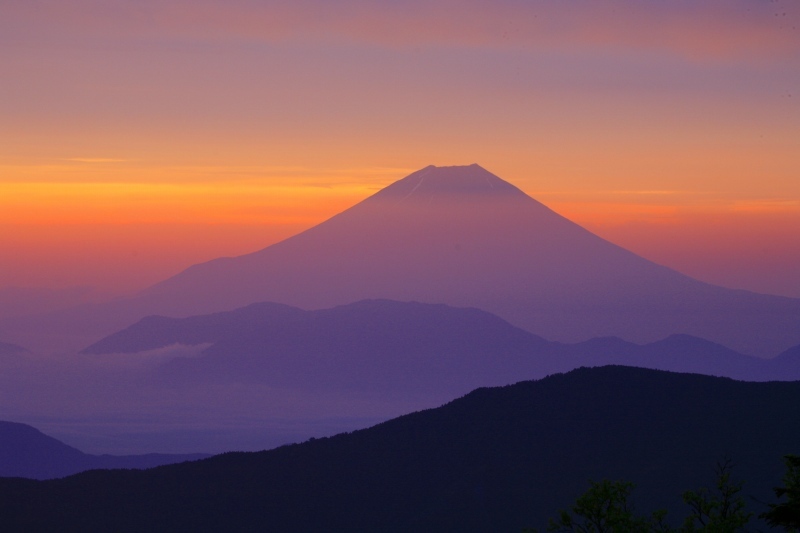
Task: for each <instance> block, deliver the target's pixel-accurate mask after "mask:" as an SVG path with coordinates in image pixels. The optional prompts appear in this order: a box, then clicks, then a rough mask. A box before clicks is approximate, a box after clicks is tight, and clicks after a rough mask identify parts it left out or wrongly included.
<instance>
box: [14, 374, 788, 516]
mask: <svg viewBox="0 0 800 533" xmlns="http://www.w3.org/2000/svg"><path fill="white" fill-rule="evenodd" d="M797 420H800V383H797V382H793V383H774V382H773V383H746V382H736V381H732V380H729V379H724V378H713V377H707V376H699V375H689V374H673V373H667V372H660V371H653V370H642V369H634V368H626V367H603V368H595V369H579V370H575V371H573V372H570V373H568V374H559V375H554V376H551V377H548V378H545V379H542V380H540V381H533V382H522V383H518V384H516V385H511V386H507V387H502V388H491V389H486V388H483V389H478V390H475V391H474V392H472V393H470V394H468V395H466V396H465V397H463V398H460V399H458V400H455V401H453V402H451V403H449V404H447V405H444V406H442V407H440V408H437V409H431V410H427V411H422V412H418V413H413V414H410V415H407V416H403V417H400V418H397V419H394V420H391V421H388V422H386V423H383V424H380V425H378V426H375V427H372V428H369V429H366V430H362V431H357V432H353V433H350V434H341V435H338V436H335V437H331V438H325V439H317V440H311V441H308V442H305V443H303V444H297V445H291V446H284V447H281V448H278V449H275V450H271V451H267V452H259V453H228V454H224V455H220V456H216V457H213V458H210V459H206V460H203V461H197V462H193V463H184V464H179V465H170V466H165V467H160V468H156V469H153V470H146V471H91V472H85V473H82V474H79V475H76V476H72V477H69V478H66V479H62V480H54V481H45V482H35V481H30V480H19V479H0V523H2V524H3V526H4V529H5V530H8V531H20V530H25V531H48V530H49V531H55V530H59V531H280V532H291V531H515V532H518V531H520V530H521V529H522V528H523V527H538V528H540V529H543V528H544V527H545V526H546V522H547V518H548V517H551V516H555V515H556V512H557V510H558V509H559V508H564V507H567V506H569V505H571V503H572V502H574V500H575V498H576V497H577V496H578V495H579V494H581V493H582V492H584V491H585V490H586V488H587V487H588V483H587V480H589V479H594V480H601V479H603V478H610V479H627V480H630V481H633V482H634V483H636V485H637V489H636V492H635V495H636V498H637V499H636V502H635V503H636V505H637V508H638V509H640V510H641V511H643V512H646V511H648V510H652V509H653V508H655V507H662V506H666V507H668V509H669V510H670V515H668V517H669V516H671V518H672V522H673V524H677V523H679V522H680V520H681V519H682V518H683V515H684V507H683V504H682V503H681V502H680V494H681V493H682V492H683V491H684V490H687V489H696V488H698V487H701V486H710V485H712V484H713V482H714V479H713V466H714V464H715V462H716V461H717V460H718V459H720V457H721V456H723V455H725V454H727V455H729V456H730V457H732V458H733V460H734V462H735V465H736V466H735V470H734V475H735V477H737V478H738V479H742V480H745V481H746V484H745V487H744V494H745V495H746V496H747V497H748V501H751V500H749V497H751V496H752V497H753V498H756V499H757V500H761V501H771V500H772V493H771V487H773V486H774V485H777V484H779V482H780V478H781V475H782V473H783V464H782V455H784V454H787V453H791V452H797V451H798V450H797V447H798V443H800V424H797ZM753 505H756V506H757V505H758V504H753ZM762 510H765V509H760V508H755V507H754V508H753V511H754V512H756V513H758V512H761V511H762Z"/></svg>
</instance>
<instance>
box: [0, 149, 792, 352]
mask: <svg viewBox="0 0 800 533" xmlns="http://www.w3.org/2000/svg"><path fill="white" fill-rule="evenodd" d="M364 299H392V300H399V301H418V302H423V303H443V304H448V305H451V306H459V307H476V308H479V309H483V310H485V311H489V312H491V313H494V314H496V315H498V316H500V317H502V318H503V319H505V320H507V321H509V322H510V323H511V324H513V325H515V326H518V327H521V328H523V329H526V330H528V331H530V332H532V333H535V334H537V335H540V336H542V337H544V338H546V339H548V340H554V341H562V342H580V341H584V340H587V339H590V338H594V337H606V336H617V337H621V338H624V339H626V340H629V341H634V342H653V341H656V340H660V339H663V338H665V337H667V336H669V335H672V334H686V335H693V336H697V337H702V338H705V339H708V340H710V341H713V342H716V343H720V344H722V345H725V346H727V347H729V348H732V349H735V350H737V351H739V352H741V353H746V354H751V355H757V356H761V357H771V356H774V355H776V354H778V353H779V352H781V351H783V350H786V349H787V348H789V347H791V346H795V345H798V344H800V299H794V298H785V297H779V296H769V295H762V294H756V293H752V292H748V291H742V290H733V289H727V288H723V287H719V286H714V285H710V284H707V283H703V282H700V281H697V280H695V279H692V278H690V277H688V276H685V275H683V274H681V273H679V272H676V271H674V270H671V269H669V268H667V267H664V266H661V265H658V264H655V263H653V262H651V261H648V260H646V259H644V258H642V257H640V256H637V255H636V254H634V253H632V252H630V251H627V250H625V249H623V248H621V247H619V246H617V245H615V244H612V243H610V242H608V241H606V240H603V239H602V238H600V237H598V236H596V235H594V234H592V233H591V232H589V231H587V230H585V229H584V228H582V227H580V226H578V225H577V224H575V223H573V222H571V221H569V220H567V219H566V218H564V217H562V216H560V215H558V214H557V213H555V212H553V211H552V210H550V209H549V208H547V207H546V206H544V205H543V204H541V203H539V202H538V201H536V200H534V199H533V198H531V197H530V196H528V195H526V194H525V193H524V192H522V191H521V190H520V189H518V188H517V187H515V186H513V185H511V184H510V183H508V182H506V181H504V180H502V179H500V178H499V177H497V176H495V175H494V174H492V173H490V172H488V171H487V170H485V169H483V168H481V167H480V166H478V165H469V166H454V167H435V166H428V167H425V168H423V169H421V170H419V171H417V172H414V173H413V174H411V175H409V176H407V177H405V178H403V179H401V180H399V181H397V182H395V183H393V184H391V185H389V186H388V187H386V188H384V189H382V190H381V191H379V192H377V193H376V194H374V195H372V196H371V197H369V198H367V199H365V200H363V201H362V202H360V203H358V204H356V205H355V206H353V207H351V208H349V209H347V210H345V211H343V212H341V213H339V214H338V215H335V216H334V217H332V218H330V219H329V220H327V221H325V222H323V223H321V224H319V225H317V226H315V227H312V228H310V229H308V230H306V231H304V232H302V233H300V234H298V235H295V236H293V237H290V238H288V239H286V240H284V241H282V242H279V243H277V244H274V245H272V246H269V247H267V248H264V249H263V250H260V251H257V252H255V253H251V254H248V255H243V256H240V257H233V258H220V259H216V260H213V261H209V262H207V263H202V264H198V265H194V266H192V267H190V268H188V269H186V270H185V271H183V272H181V273H179V274H178V275H176V276H174V277H172V278H169V279H167V280H165V281H163V282H161V283H159V284H157V285H154V286H152V287H150V288H148V289H146V290H144V291H143V292H141V293H140V294H138V295H137V296H135V297H133V298H130V299H125V300H118V301H115V302H111V303H106V304H103V305H87V306H84V307H83V308H80V309H76V310H73V311H71V312H70V313H64V312H59V313H55V314H52V315H50V316H49V317H48V318H46V319H45V320H41V319H40V320H39V321H38V324H36V328H34V329H35V330H37V331H34V330H33V329H31V328H32V327H33V325H34V324H33V323H32V322H31V320H32V319H25V320H16V321H14V320H10V321H9V320H6V321H5V323H3V324H2V326H0V333H2V334H3V335H4V337H5V338H8V339H10V340H13V341H14V342H19V343H21V344H24V345H26V346H30V347H35V344H34V343H35V342H37V341H41V339H42V335H41V332H42V331H44V329H43V327H42V326H43V325H44V324H43V323H44V322H48V323H49V328H50V330H51V331H56V330H59V329H60V331H61V332H62V334H64V335H66V334H69V335H72V336H74V338H73V341H75V342H77V339H78V338H80V340H81V341H82V342H83V345H82V346H74V347H83V346H86V345H88V344H89V343H90V342H92V341H94V340H97V339H98V338H100V337H102V336H104V335H107V334H109V333H111V332H113V331H116V330H118V329H120V328H121V327H125V326H127V325H130V324H132V323H133V322H135V321H137V320H139V319H141V318H142V317H144V316H146V315H151V314H161V315H168V316H175V317H185V316H190V315H197V314H203V313H212V312H219V311H227V310H232V309H235V308H238V307H242V306H245V305H248V304H251V303H254V302H260V301H270V302H277V303H282V304H287V305H292V306H297V307H300V308H304V309H320V308H326V307H332V306H336V305H342V304H348V303H351V302H355V301H358V300H364ZM26 330H27V331H28V332H29V333H31V335H30V336H29V337H26V338H21V337H20V338H16V337H14V336H13V333H15V332H20V331H26ZM18 337H19V336H18ZM87 341H88V342H87Z"/></svg>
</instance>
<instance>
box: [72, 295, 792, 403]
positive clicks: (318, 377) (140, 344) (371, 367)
mask: <svg viewBox="0 0 800 533" xmlns="http://www.w3.org/2000/svg"><path fill="white" fill-rule="evenodd" d="M179 346H186V347H189V346H196V347H199V349H200V352H199V353H194V354H193V355H192V356H188V357H187V356H184V357H178V358H175V359H172V360H169V361H168V362H166V363H165V364H164V365H163V366H162V367H160V368H159V371H158V373H157V377H158V378H159V379H161V380H164V381H166V382H175V383H191V382H197V383H207V382H209V381H220V380H222V381H237V382H250V383H259V384H262V385H266V386H273V387H280V388H284V389H292V390H305V391H306V393H307V394H312V393H321V392H323V391H336V392H338V393H355V392H357V391H363V392H371V393H381V394H383V393H385V394H391V393H404V394H407V395H409V396H411V395H414V394H419V393H425V394H427V395H432V397H433V398H434V401H446V400H447V399H448V398H452V397H454V396H460V395H462V394H465V393H466V392H468V391H470V390H472V389H474V388H476V387H480V386H496V385H506V384H509V383H514V382H516V381H519V380H523V379H534V378H540V377H544V376H546V375H548V374H552V373H556V372H564V371H567V370H571V369H574V368H578V367H581V366H600V365H609V364H617V365H619V364H622V365H629V366H638V367H645V368H654V369H661V370H670V371H675V372H694V373H702V374H710V375H718V376H725V377H732V378H736V379H743V380H749V381H770V380H779V381H786V380H797V379H800V353H794V352H797V350H798V349H800V347H797V348H795V349H794V350H789V351H787V352H786V353H784V354H781V355H780V356H778V357H776V358H774V359H768V360H764V359H760V358H757V357H750V356H745V355H742V354H739V353H737V352H735V351H733V350H730V349H728V348H725V347H724V346H721V345H719V344H715V343H712V342H710V341H706V340H704V339H700V338H697V337H691V336H688V335H672V336H670V337H667V338H665V339H662V340H660V341H657V342H653V343H648V344H644V345H639V344H634V343H631V342H627V341H624V340H622V339H619V338H616V337H606V338H598V339H592V340H590V341H586V342H583V343H577V344H564V343H558V342H551V341H547V340H545V339H543V338H541V337H538V336H536V335H534V334H532V333H530V332H528V331H525V330H523V329H521V328H517V327H515V326H512V325H511V324H509V323H508V322H506V321H505V320H502V319H501V318H499V317H497V316H495V315H492V314H490V313H487V312H485V311H481V310H479V309H475V308H455V307H450V306H446V305H442V304H422V303H418V302H395V301H391V300H364V301H361V302H356V303H353V304H348V305H343V306H337V307H334V308H331V309H321V310H316V311H304V310H302V309H299V308H296V307H291V306H287V305H283V304H274V303H259V304H251V305H249V306H246V307H243V308H240V309H237V310H234V311H229V312H221V313H214V314H209V315H199V316H194V317H188V318H169V317H163V316H151V317H147V318H144V319H142V320H141V321H139V322H137V323H136V324H134V325H132V326H130V327H128V328H126V329H124V330H122V331H119V332H117V333H114V334H112V335H110V336H109V337H106V338H104V339H102V340H100V341H98V342H97V343H95V344H93V345H91V346H89V347H87V348H86V349H85V350H84V351H83V353H85V354H95V355H98V354H100V355H102V354H106V355H109V356H111V355H114V356H115V357H123V358H124V357H125V356H130V354H136V353H143V352H148V351H153V350H159V349H165V348H169V347H179Z"/></svg>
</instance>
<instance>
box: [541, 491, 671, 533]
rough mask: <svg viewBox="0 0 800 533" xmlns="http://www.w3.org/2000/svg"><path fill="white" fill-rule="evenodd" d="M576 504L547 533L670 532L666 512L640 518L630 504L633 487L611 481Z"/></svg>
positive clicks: (552, 523)
mask: <svg viewBox="0 0 800 533" xmlns="http://www.w3.org/2000/svg"><path fill="white" fill-rule="evenodd" d="M589 483H590V485H591V487H590V488H589V490H588V491H586V493H584V494H583V495H582V496H581V497H579V498H578V500H577V501H576V502H575V505H574V506H573V507H572V513H573V514H574V516H573V514H570V512H569V511H566V510H565V511H561V516H560V517H559V519H558V520H550V525H549V526H548V528H547V530H548V531H551V532H554V533H556V532H557V533H567V532H578V533H605V532H617V531H625V532H628V533H645V532H650V531H664V532H666V531H669V528H668V527H667V526H665V525H664V524H663V518H664V515H665V514H666V512H665V511H656V512H654V513H653V514H652V516H650V517H644V516H636V515H635V514H634V511H633V505H632V504H631V503H630V502H629V497H630V494H631V491H632V490H633V483H630V482H627V481H609V480H607V479H605V480H603V481H601V482H599V483H595V482H593V481H590V482H589Z"/></svg>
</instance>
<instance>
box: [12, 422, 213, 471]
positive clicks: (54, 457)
mask: <svg viewBox="0 0 800 533" xmlns="http://www.w3.org/2000/svg"><path fill="white" fill-rule="evenodd" d="M206 457H208V454H199V453H197V454H183V455H170V454H158V453H151V454H145V455H90V454H86V453H83V452H82V451H80V450H78V449H76V448H73V447H72V446H69V445H67V444H64V443H63V442H61V441H59V440H57V439H54V438H53V437H50V436H47V435H45V434H44V433H42V432H41V431H39V430H38V429H36V428H33V427H31V426H28V425H26V424H20V423H17V422H5V421H0V477H26V478H32V479H53V478H60V477H66V476H70V475H72V474H76V473H78V472H83V471H84V470H93V469H98V468H104V469H108V468H137V469H141V468H154V467H156V466H161V465H167V464H172V463H181V462H184V461H194V460H197V459H203V458H206Z"/></svg>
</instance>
